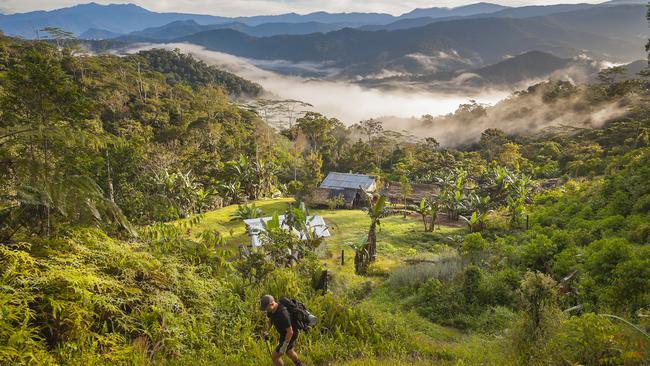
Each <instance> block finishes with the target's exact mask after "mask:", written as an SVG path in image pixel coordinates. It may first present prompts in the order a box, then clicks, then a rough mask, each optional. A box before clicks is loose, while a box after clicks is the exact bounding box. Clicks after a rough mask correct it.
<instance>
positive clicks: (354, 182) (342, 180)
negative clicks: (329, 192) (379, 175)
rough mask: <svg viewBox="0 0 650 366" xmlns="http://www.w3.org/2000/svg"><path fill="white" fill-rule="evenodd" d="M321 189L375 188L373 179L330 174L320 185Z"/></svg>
mask: <svg viewBox="0 0 650 366" xmlns="http://www.w3.org/2000/svg"><path fill="white" fill-rule="evenodd" d="M320 187H321V188H350V189H359V187H361V188H362V189H363V190H366V191H368V190H373V189H374V188H375V179H374V178H372V177H371V176H368V175H363V174H349V173H337V172H330V173H329V174H328V175H327V177H325V179H324V180H323V182H322V183H321V184H320Z"/></svg>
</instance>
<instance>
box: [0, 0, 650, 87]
mask: <svg viewBox="0 0 650 366" xmlns="http://www.w3.org/2000/svg"><path fill="white" fill-rule="evenodd" d="M646 6H647V5H646V3H645V0H613V1H609V2H607V3H603V4H557V5H547V6H523V7H507V6H502V5H497V4H491V3H484V2H482V3H476V4H470V5H465V6H460V7H456V8H440V7H434V8H427V9H415V10H413V11H411V12H408V13H405V14H403V15H401V16H393V15H390V14H381V13H326V12H316V13H311V14H305V15H300V14H296V13H289V14H282V15H270V16H252V17H237V18H228V17H218V16H211V15H198V14H183V13H156V12H151V11H148V10H146V9H143V8H141V7H138V6H136V5H133V4H126V5H99V4H95V3H90V4H85V5H78V6H73V7H69V8H63V9H58V10H54V11H37V12H31V13H24V14H11V15H0V29H2V30H3V31H4V32H5V33H6V34H9V35H18V36H22V37H26V38H31V37H34V36H35V32H34V30H37V29H40V28H42V27H45V26H57V27H61V28H63V29H65V30H68V31H71V32H74V33H75V34H76V35H78V36H79V37H80V38H83V39H89V40H101V39H113V40H114V41H111V42H114V43H115V45H121V46H124V45H129V44H131V43H140V42H147V43H179V42H186V43H192V44H196V45H200V46H203V47H205V48H207V49H209V50H214V51H220V52H225V53H229V54H233V55H236V56H242V57H246V58H251V59H257V60H284V61H286V62H287V63H288V64H290V63H292V62H293V63H302V62H308V63H316V64H318V63H322V64H327V65H328V67H331V69H332V70H338V74H337V75H336V77H341V78H346V79H357V80H362V81H361V82H362V83H369V84H372V83H383V82H385V81H386V80H389V81H390V80H410V81H418V82H429V81H442V82H450V83H459V84H462V85H475V86H485V85H498V84H512V83H517V82H520V81H522V80H527V79H535V78H539V77H541V76H544V75H550V74H552V73H553V72H557V71H558V70H563V69H567V68H573V69H579V70H580V72H581V73H593V72H594V70H591V69H590V67H591V66H590V64H589V62H585V61H584V60H585V57H586V58H587V59H595V60H608V61H614V62H630V61H632V60H637V59H640V58H643V57H644V56H645V51H644V48H643V45H644V44H645V42H646V40H647V39H648V37H649V35H650V32H649V31H648V24H647V21H646V19H645V14H646ZM111 42H109V43H106V42H97V43H98V44H101V45H102V47H113V46H111ZM533 50H534V51H533ZM581 60H583V61H581ZM267 64H268V65H270V66H267V67H273V66H272V65H273V63H272V62H270V63H267ZM637 66H638V65H636V66H634V67H637ZM293 70H296V69H295V68H292V67H285V68H284V69H282V70H276V71H278V72H283V73H293V72H294V71H293Z"/></svg>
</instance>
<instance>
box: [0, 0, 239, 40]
mask: <svg viewBox="0 0 650 366" xmlns="http://www.w3.org/2000/svg"><path fill="white" fill-rule="evenodd" d="M190 19H191V20H194V21H196V22H198V23H200V24H212V23H220V22H224V21H226V18H222V17H215V16H210V15H199V14H181V13H155V12H151V11H148V10H146V9H144V8H141V7H139V6H137V5H134V4H111V5H100V4H97V3H89V4H83V5H76V6H72V7H69V8H62V9H57V10H52V11H35V12H29V13H20V14H10V15H4V16H3V17H2V18H0V30H2V31H3V32H4V33H5V34H7V35H14V36H21V37H25V38H36V34H34V32H35V30H39V29H41V28H44V27H59V28H61V29H64V30H65V31H68V32H72V33H74V34H75V35H80V34H82V33H83V32H86V31H88V30H89V29H98V30H102V31H109V32H112V33H117V34H125V33H129V32H133V31H136V30H140V29H144V28H148V27H155V26H162V25H164V24H168V23H170V22H173V21H176V20H190Z"/></svg>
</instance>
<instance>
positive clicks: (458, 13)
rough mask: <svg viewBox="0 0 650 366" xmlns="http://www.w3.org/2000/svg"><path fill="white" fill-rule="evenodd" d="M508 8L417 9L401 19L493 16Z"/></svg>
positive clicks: (491, 6)
mask: <svg viewBox="0 0 650 366" xmlns="http://www.w3.org/2000/svg"><path fill="white" fill-rule="evenodd" d="M508 8H509V7H508V6H503V5H499V4H491V3H485V2H481V3H475V4H469V5H464V6H458V7H455V8H425V9H415V10H412V11H410V12H408V13H404V14H402V15H400V16H399V18H400V19H411V18H423V17H427V18H447V17H463V16H470V15H476V14H492V13H495V12H497V11H499V10H504V9H508Z"/></svg>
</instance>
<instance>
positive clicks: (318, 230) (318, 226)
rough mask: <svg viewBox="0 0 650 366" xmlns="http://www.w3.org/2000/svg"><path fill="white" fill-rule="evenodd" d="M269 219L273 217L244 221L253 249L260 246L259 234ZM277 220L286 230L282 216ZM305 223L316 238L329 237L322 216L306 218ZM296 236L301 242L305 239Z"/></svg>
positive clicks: (298, 234) (299, 234)
mask: <svg viewBox="0 0 650 366" xmlns="http://www.w3.org/2000/svg"><path fill="white" fill-rule="evenodd" d="M271 219H273V217H270V216H269V217H260V218H257V219H247V220H244V224H245V225H246V227H247V228H248V232H249V235H250V236H251V244H252V245H253V248H257V247H259V246H260V245H261V243H260V239H259V233H261V232H262V231H264V223H265V222H268V221H270V220H271ZM278 219H279V220H280V225H282V227H284V228H286V229H288V226H286V225H284V215H279V216H278ZM307 222H308V223H309V227H310V228H311V230H312V232H313V233H314V235H315V236H316V237H317V238H327V237H330V236H331V234H330V232H329V230H328V228H327V225H326V224H325V220H324V219H323V217H322V216H318V215H315V216H309V217H308V218H307ZM296 236H298V237H299V238H300V239H303V240H304V239H306V235H305V233H298V232H296Z"/></svg>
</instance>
